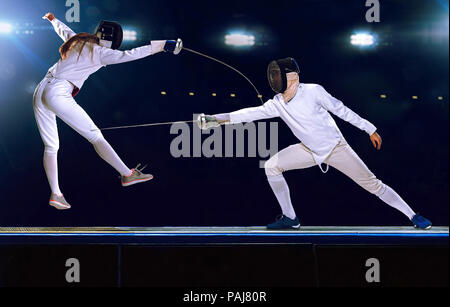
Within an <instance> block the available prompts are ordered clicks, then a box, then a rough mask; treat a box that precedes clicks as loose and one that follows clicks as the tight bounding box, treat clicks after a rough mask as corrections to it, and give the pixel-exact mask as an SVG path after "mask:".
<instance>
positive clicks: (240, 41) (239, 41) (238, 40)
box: [225, 33, 255, 47]
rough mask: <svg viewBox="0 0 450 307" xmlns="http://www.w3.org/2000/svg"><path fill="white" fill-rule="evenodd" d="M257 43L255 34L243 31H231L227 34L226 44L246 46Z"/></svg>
mask: <svg viewBox="0 0 450 307" xmlns="http://www.w3.org/2000/svg"><path fill="white" fill-rule="evenodd" d="M254 44H255V36H253V35H247V34H242V33H231V34H227V35H225V45H230V46H235V47H244V46H253V45H254Z"/></svg>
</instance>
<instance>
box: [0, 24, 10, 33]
mask: <svg viewBox="0 0 450 307" xmlns="http://www.w3.org/2000/svg"><path fill="white" fill-rule="evenodd" d="M12 29H13V27H12V25H10V24H9V23H0V34H9V33H11V31H12Z"/></svg>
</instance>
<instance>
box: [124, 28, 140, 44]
mask: <svg viewBox="0 0 450 307" xmlns="http://www.w3.org/2000/svg"><path fill="white" fill-rule="evenodd" d="M123 40H124V41H135V40H137V32H136V31H133V30H123Z"/></svg>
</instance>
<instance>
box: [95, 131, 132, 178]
mask: <svg viewBox="0 0 450 307" xmlns="http://www.w3.org/2000/svg"><path fill="white" fill-rule="evenodd" d="M92 145H94V148H95V151H96V152H97V153H98V155H99V156H100V157H101V158H102V159H103V160H105V161H106V162H108V163H109V165H111V166H112V167H114V168H115V169H116V171H118V172H119V173H120V174H121V175H122V176H129V175H130V174H131V170H130V169H129V168H128V167H127V166H126V165H125V164H124V163H123V162H122V160H121V159H120V158H119V156H118V155H117V153H116V152H115V151H114V149H113V148H112V147H111V145H109V143H108V142H107V141H106V140H105V139H104V138H101V139H99V140H97V141H96V142H94V143H92Z"/></svg>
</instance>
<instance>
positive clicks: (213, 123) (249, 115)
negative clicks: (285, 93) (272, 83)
mask: <svg viewBox="0 0 450 307" xmlns="http://www.w3.org/2000/svg"><path fill="white" fill-rule="evenodd" d="M278 116H279V113H278V110H277V108H276V107H275V104H274V102H273V100H269V101H267V102H266V103H265V104H263V105H262V106H260V107H254V108H246V109H242V110H239V111H235V112H231V113H222V114H216V115H204V114H202V115H200V116H199V120H198V124H199V127H200V128H201V129H209V128H212V127H217V126H219V125H221V124H237V123H242V122H252V121H256V120H260V119H268V118H273V117H278Z"/></svg>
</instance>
